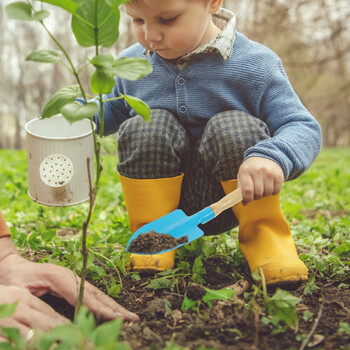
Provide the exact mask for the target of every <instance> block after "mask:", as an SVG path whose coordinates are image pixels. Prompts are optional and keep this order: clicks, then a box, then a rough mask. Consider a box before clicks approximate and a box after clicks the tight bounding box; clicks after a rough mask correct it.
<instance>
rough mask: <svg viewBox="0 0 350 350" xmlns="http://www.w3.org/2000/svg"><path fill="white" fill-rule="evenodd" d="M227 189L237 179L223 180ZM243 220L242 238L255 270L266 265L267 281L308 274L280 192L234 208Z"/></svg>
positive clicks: (233, 186) (234, 185)
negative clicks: (284, 213) (282, 208)
mask: <svg viewBox="0 0 350 350" xmlns="http://www.w3.org/2000/svg"><path fill="white" fill-rule="evenodd" d="M221 184H222V187H223V189H224V191H225V193H226V194H227V193H229V192H232V191H233V190H235V189H236V188H237V180H230V181H225V182H222V183H221ZM232 210H233V212H234V214H235V215H236V217H237V219H238V221H239V233H238V239H239V244H240V248H241V251H242V253H243V254H244V256H245V258H246V259H247V261H248V264H249V267H250V270H251V273H253V272H254V271H256V270H258V271H260V268H262V270H263V273H264V276H265V280H266V284H269V285H274V284H284V283H289V282H297V281H304V280H307V278H308V271H307V267H306V266H305V264H304V263H303V262H302V261H301V260H300V259H299V257H298V253H297V251H296V248H295V243H294V239H293V237H292V234H291V231H290V228H289V225H288V222H287V220H286V218H285V217H284V215H283V213H282V210H281V206H280V200H279V195H276V196H268V197H264V198H261V199H259V200H255V201H253V202H250V203H248V204H247V205H246V206H244V205H243V204H242V203H238V204H237V205H235V206H234V207H233V208H232Z"/></svg>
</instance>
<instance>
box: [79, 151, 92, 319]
mask: <svg viewBox="0 0 350 350" xmlns="http://www.w3.org/2000/svg"><path fill="white" fill-rule="evenodd" d="M86 163H87V171H88V178H89V189H90V190H89V198H90V202H89V203H90V206H89V212H88V215H87V218H86V220H85V221H84V224H83V236H82V255H83V266H82V269H81V276H80V287H79V297H78V300H77V304H76V307H75V310H74V318H75V317H76V315H77V313H78V312H79V310H80V307H81V306H82V304H83V298H84V283H85V280H86V275H87V261H88V256H89V251H88V249H87V247H86V236H87V229H88V226H89V223H90V219H91V214H92V211H93V208H94V203H95V195H96V193H95V191H94V188H93V187H92V181H91V173H90V158H87V159H86Z"/></svg>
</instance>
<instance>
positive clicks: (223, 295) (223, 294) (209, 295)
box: [202, 288, 235, 306]
mask: <svg viewBox="0 0 350 350" xmlns="http://www.w3.org/2000/svg"><path fill="white" fill-rule="evenodd" d="M206 291H207V292H206V293H205V295H204V296H203V298H202V300H203V301H204V302H205V303H207V304H208V305H209V306H211V303H210V300H228V299H231V298H233V297H234V296H235V292H234V290H233V289H230V288H222V289H218V290H212V289H209V288H206Z"/></svg>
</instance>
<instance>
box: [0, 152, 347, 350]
mask: <svg viewBox="0 0 350 350" xmlns="http://www.w3.org/2000/svg"><path fill="white" fill-rule="evenodd" d="M0 160H1V162H2V163H3V164H6V165H7V166H6V167H4V168H3V169H2V171H1V172H0V184H1V186H0V208H1V210H2V212H3V215H4V217H5V219H6V221H7V223H8V224H9V227H10V230H11V232H12V239H13V241H14V243H15V245H16V246H17V247H18V249H19V250H20V251H21V252H22V253H23V255H24V256H25V257H26V258H28V259H30V260H33V261H40V262H42V263H47V262H49V263H55V264H60V265H61V266H65V267H67V268H71V269H72V270H75V271H76V272H77V273H78V274H80V268H81V254H80V248H81V244H80V234H79V232H81V227H82V223H83V220H84V218H85V217H86V213H87V204H86V203H85V204H82V205H80V206H75V207H69V208H51V207H44V206H40V205H38V204H36V203H34V202H32V201H31V200H30V199H29V198H28V195H27V175H26V174H27V169H26V155H25V152H24V151H21V152H13V151H4V150H0ZM115 163H116V160H115V158H113V157H106V158H105V159H104V175H103V179H102V182H101V188H100V192H99V200H98V201H97V203H96V208H95V214H94V215H93V218H92V222H91V225H90V226H89V236H88V245H89V248H90V250H91V252H92V253H91V254H92V255H91V256H92V257H91V260H90V263H89V264H90V265H89V275H88V279H89V281H90V282H92V283H93V284H95V285H96V286H98V287H99V288H100V289H102V290H103V291H105V292H106V293H109V295H111V296H113V297H115V298H116V300H117V301H118V302H119V303H120V304H122V305H123V306H125V307H126V308H128V309H130V310H131V311H134V312H137V313H138V314H139V315H140V318H141V320H140V322H139V323H135V324H128V323H124V325H123V329H122V332H121V335H120V340H124V341H126V342H127V343H128V344H129V347H130V348H131V349H156V350H158V349H167V350H178V349H191V350H192V349H253V348H255V349H288V350H292V349H299V350H303V349H319V350H320V349H323V350H326V349H332V350H333V349H335V350H338V349H339V350H343V349H350V347H349V343H350V311H349V310H350V270H349V267H350V209H349V208H350V188H349V179H350V149H328V150H324V151H323V152H322V153H321V155H320V156H319V157H318V159H317V160H316V162H315V163H314V165H313V166H312V167H311V169H309V170H308V171H307V172H306V173H305V174H304V175H302V176H301V177H300V178H298V179H297V180H295V181H292V182H287V183H285V184H284V188H283V191H282V194H281V204H282V208H283V211H284V213H285V215H286V217H287V219H288V221H289V223H290V225H291V229H292V234H293V236H294V238H295V242H296V246H297V249H298V251H299V255H300V258H301V259H302V260H303V261H304V262H305V263H306V265H307V266H308V268H309V280H308V281H307V283H305V284H304V285H300V286H298V287H294V288H292V289H290V290H289V292H290V294H287V295H283V298H281V300H279V299H278V300H277V302H276V293H277V291H276V290H270V291H268V293H267V294H264V291H263V289H262V288H261V287H259V288H257V287H255V285H254V283H253V281H252V278H251V276H250V273H249V271H248V269H247V265H246V263H245V260H244V258H243V256H242V254H241V252H240V250H239V247H238V243H237V230H236V231H233V232H230V233H227V234H226V235H220V236H217V237H214V238H210V239H209V240H208V239H203V240H202V239H200V240H197V241H195V242H192V243H191V244H188V245H186V246H184V247H182V248H180V249H179V250H178V253H177V260H176V264H175V269H174V270H172V271H170V272H169V273H168V274H167V275H156V276H139V275H135V274H130V273H127V272H125V270H124V266H125V263H126V262H127V258H128V256H127V254H125V246H126V243H127V242H128V239H129V237H130V235H131V233H130V231H129V228H128V218H127V215H126V212H125V203H124V199H123V196H122V191H121V186H120V183H118V179H117V177H116V174H115ZM116 270H118V271H119V274H120V276H119V275H118V274H117V273H116ZM240 280H243V281H245V282H244V283H243V282H242V283H241V284H240V283H239V281H240ZM120 282H122V283H120ZM246 282H248V283H249V285H248V286H247V284H246ZM232 285H233V286H234V289H235V291H236V297H234V298H232V297H231V298H229V299H227V300H216V299H215V298H214V300H211V303H212V306H211V307H209V305H208V304H207V303H206V302H204V301H203V300H204V297H203V294H204V292H205V290H203V288H209V289H210V290H218V289H219V290H220V289H221V288H224V287H227V286H232ZM119 288H121V289H120V290H119ZM279 295H280V294H279ZM185 296H186V298H190V299H191V300H196V299H198V300H201V298H202V301H201V302H200V303H197V304H196V303H195V304H194V306H193V307H192V308H189V309H188V310H185V309H184V308H183V307H182V304H183V300H184V299H185ZM293 297H299V298H300V301H299V300H298V301H299V302H296V303H295V306H291V304H290V303H292V304H293V303H294V302H295V300H296V299H293ZM269 298H270V299H269ZM271 298H272V299H271ZM273 298H275V299H273ZM282 299H283V300H282ZM45 300H46V301H47V302H48V303H50V304H52V305H53V306H54V307H55V308H56V309H57V310H58V311H60V312H62V313H63V314H64V315H66V316H67V317H70V318H72V316H73V310H72V307H70V306H69V305H67V304H66V303H65V302H63V301H62V300H60V299H58V300H57V299H55V298H53V297H45ZM266 300H268V301H269V300H270V301H271V300H274V301H275V307H276V306H277V311H278V312H280V314H279V316H283V317H282V318H283V319H284V320H285V319H287V320H288V319H291V316H292V315H293V312H296V313H297V316H298V322H292V323H291V325H290V327H288V326H287V325H286V323H285V322H284V321H283V320H282V321H281V319H278V318H277V319H276V317H275V316H273V315H272V314H273V312H271V309H270V310H268V307H267V303H266ZM284 303H287V304H288V303H289V304H288V305H287V306H288V307H285V304H284ZM272 311H273V310H272ZM275 311H276V310H275ZM281 313H282V314H281ZM283 313H284V314H283ZM280 318H281V317H280Z"/></svg>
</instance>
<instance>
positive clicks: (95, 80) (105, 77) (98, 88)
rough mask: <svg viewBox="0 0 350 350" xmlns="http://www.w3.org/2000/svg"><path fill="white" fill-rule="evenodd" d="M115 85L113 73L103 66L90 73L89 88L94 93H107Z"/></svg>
mask: <svg viewBox="0 0 350 350" xmlns="http://www.w3.org/2000/svg"><path fill="white" fill-rule="evenodd" d="M114 85H115V80H114V77H113V75H111V74H109V72H108V71H107V70H106V69H104V68H96V72H95V73H94V74H93V75H92V77H91V81H90V88H91V91H92V92H93V93H94V94H109V93H110V92H111V91H112V89H113V87H114Z"/></svg>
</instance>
